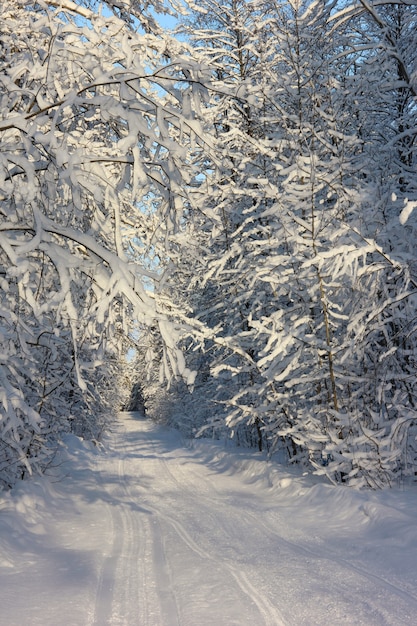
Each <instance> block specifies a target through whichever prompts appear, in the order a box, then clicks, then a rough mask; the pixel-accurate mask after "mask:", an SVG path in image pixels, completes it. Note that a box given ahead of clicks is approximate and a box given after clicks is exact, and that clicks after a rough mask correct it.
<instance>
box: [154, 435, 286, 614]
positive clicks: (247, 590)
mask: <svg viewBox="0 0 417 626" xmlns="http://www.w3.org/2000/svg"><path fill="white" fill-rule="evenodd" d="M152 445H153V448H154V449H155V448H156V445H155V443H154V442H152ZM159 461H160V465H161V466H162V468H163V469H164V471H165V475H166V476H167V477H168V478H169V479H170V480H171V482H172V483H173V484H174V485H175V487H176V489H177V490H178V491H180V492H182V493H185V490H184V485H183V483H181V482H180V481H179V480H178V479H177V478H176V477H175V475H174V474H173V472H172V471H171V469H170V467H169V465H168V463H167V461H166V459H165V458H164V457H163V456H161V457H159ZM198 497H199V498H200V494H199V496H198ZM204 498H205V499H206V500H208V501H210V502H212V499H210V498H209V497H208V496H204ZM158 515H160V516H161V517H162V519H164V520H165V521H166V522H167V523H168V524H170V526H171V527H172V528H173V529H174V531H175V532H176V534H177V535H178V536H179V537H180V538H181V539H182V541H183V542H184V543H185V544H186V545H187V546H188V547H189V548H190V549H191V550H192V551H193V552H194V553H195V554H197V555H198V556H199V557H200V558H201V559H203V560H204V561H211V562H215V563H216V564H219V562H218V560H217V557H213V555H212V554H211V553H210V552H207V551H206V550H204V549H203V548H202V547H201V546H200V545H199V544H197V543H196V541H194V539H193V538H192V537H191V536H190V534H189V533H188V532H187V530H186V529H185V527H184V526H183V525H182V524H181V523H180V522H178V520H175V519H174V518H173V517H171V516H169V515H167V514H166V513H161V511H158ZM223 529H225V526H224V525H223ZM226 532H227V531H226ZM227 534H228V536H230V533H228V532H227ZM220 565H221V566H222V567H223V568H224V569H226V570H227V571H228V572H229V574H230V575H231V576H232V577H233V579H234V580H235V581H236V583H237V585H238V586H239V588H240V589H241V590H242V591H243V593H244V594H245V595H246V596H248V597H249V599H250V600H251V601H252V602H253V603H254V604H255V605H256V606H257V608H258V611H259V613H260V614H261V616H262V618H263V620H264V623H265V626H286V622H285V621H284V618H283V616H282V614H281V612H280V611H279V609H278V608H277V607H276V606H274V605H273V604H272V603H271V602H270V601H269V600H268V598H267V597H266V596H265V595H264V594H262V593H261V592H260V591H258V589H257V588H256V587H255V586H254V585H252V584H251V583H250V581H249V580H248V577H247V576H246V574H244V572H243V571H242V570H241V568H238V567H237V566H234V565H232V564H231V563H230V562H229V561H225V560H224V559H223V560H222V561H221V562H220Z"/></svg>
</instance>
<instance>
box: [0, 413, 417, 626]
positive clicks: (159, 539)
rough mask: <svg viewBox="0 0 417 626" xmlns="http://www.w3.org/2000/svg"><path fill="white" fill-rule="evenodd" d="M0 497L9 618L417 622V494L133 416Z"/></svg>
mask: <svg viewBox="0 0 417 626" xmlns="http://www.w3.org/2000/svg"><path fill="white" fill-rule="evenodd" d="M65 444H66V446H67V448H66V449H65V448H63V450H62V451H61V452H60V453H59V454H58V455H57V457H56V459H55V461H54V466H53V467H51V468H50V470H49V472H48V476H46V477H43V478H41V479H37V480H31V481H27V482H23V483H21V484H20V485H19V486H18V487H17V488H15V489H14V491H13V492H12V493H9V494H3V495H2V497H1V498H0V606H1V613H0V624H1V625H2V626H37V625H39V626H40V625H42V626H57V625H59V626H88V625H94V626H106V625H114V626H116V625H117V626H122V625H123V626H249V625H250V626H264V625H265V626H281V625H285V626H296V625H297V626H300V625H308V626H317V625H320V626H326V625H329V626H330V625H331V626H334V625H337V626H341V625H343V624H345V625H353V624H354V625H361V624H363V625H364V626H372V625H375V626H381V625H399V624H408V625H410V624H413V623H416V621H415V616H416V615H417V498H416V495H417V490H416V488H415V487H407V488H402V489H400V488H394V489H392V490H387V491H381V492H369V491H367V492H366V491H361V492H360V491H355V490H353V489H350V488H347V487H343V486H340V487H336V486H333V485H330V484H327V483H326V482H324V479H323V480H322V479H321V478H318V477H317V478H313V477H311V476H303V475H302V474H301V473H300V472H299V471H298V470H295V469H294V470H289V469H288V468H285V467H282V466H280V465H279V464H277V463H274V462H267V461H265V459H264V458H263V456H262V454H261V453H256V452H253V451H248V450H235V449H233V448H229V447H225V445H224V444H221V443H218V442H217V443H216V442H213V441H207V440H203V441H198V442H188V441H184V440H183V439H182V438H181V436H180V434H179V433H177V432H176V431H172V430H169V429H167V428H164V427H162V426H158V425H155V424H153V423H152V422H150V421H149V420H146V419H145V418H143V416H141V415H140V414H137V413H124V414H121V415H120V419H119V421H118V422H117V423H116V425H115V427H114V430H113V432H112V433H111V434H110V435H109V436H108V437H107V438H106V440H105V442H104V444H103V445H102V446H98V445H97V446H94V445H93V444H91V443H86V442H83V441H82V440H80V439H78V438H76V437H74V436H68V437H67V439H66V441H65Z"/></svg>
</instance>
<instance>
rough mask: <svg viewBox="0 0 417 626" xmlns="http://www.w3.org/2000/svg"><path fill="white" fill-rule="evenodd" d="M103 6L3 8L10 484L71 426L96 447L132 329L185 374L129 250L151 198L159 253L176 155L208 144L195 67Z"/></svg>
mask: <svg viewBox="0 0 417 626" xmlns="http://www.w3.org/2000/svg"><path fill="white" fill-rule="evenodd" d="M108 4H109V6H111V7H112V8H113V9H114V14H113V15H112V16H110V17H104V16H103V15H102V14H99V13H94V12H93V11H92V10H91V9H90V8H88V7H87V6H83V5H82V4H76V3H73V2H71V1H70V0H68V1H66V2H63V3H61V2H59V3H56V2H53V1H52V0H51V1H47V2H30V1H24V0H22V1H21V2H20V1H19V2H12V1H9V2H4V3H2V7H1V9H0V12H1V14H0V17H1V25H2V26H1V28H2V37H1V48H0V63H1V66H2V67H1V69H2V71H1V78H0V80H1V84H2V92H1V101H0V109H1V122H0V144H1V149H0V162H1V166H0V177H1V178H0V194H1V195H0V213H1V224H0V236H1V239H0V244H1V249H0V258H1V264H2V270H1V279H2V280H1V293H0V307H1V309H0V310H1V328H2V334H1V337H0V340H1V342H2V355H3V358H2V362H1V364H0V365H1V378H2V395H1V401H2V420H1V425H0V428H1V432H0V438H1V442H2V444H1V450H0V455H1V456H0V470H1V472H2V477H3V483H4V484H5V485H7V486H9V485H11V484H13V481H14V480H15V478H16V477H19V476H21V475H23V474H25V473H27V472H29V473H30V472H32V471H33V470H34V469H36V470H39V469H41V468H42V467H44V466H45V464H46V463H47V462H48V454H49V453H48V446H49V444H50V442H51V440H52V441H56V439H57V437H59V434H60V433H61V432H62V431H64V430H65V429H68V428H69V427H71V423H73V424H75V423H76V430H77V432H79V433H81V434H89V435H90V436H96V435H97V428H98V429H99V430H100V428H101V427H102V426H101V425H100V424H101V418H97V423H96V424H94V421H95V418H94V417H93V415H94V413H95V414H96V415H97V414H100V412H102V410H104V406H105V405H106V403H108V402H110V405H111V408H112V410H113V411H114V410H115V408H116V406H117V404H118V398H117V396H116V397H114V394H113V398H112V397H111V395H112V394H111V393H110V380H111V378H112V377H113V376H114V371H115V369H114V367H113V364H114V365H116V366H117V364H118V360H120V359H122V358H123V352H124V342H123V339H122V337H123V336H124V335H125V336H126V335H127V334H128V333H129V329H130V325H131V323H132V322H131V321H132V320H139V321H140V322H141V323H145V324H149V323H152V324H156V325H157V327H159V331H160V332H161V334H162V337H163V339H164V340H165V342H166V343H165V344H164V342H163V345H164V348H163V350H164V352H165V353H169V358H168V359H166V362H167V363H169V367H170V368H171V371H172V370H173V371H174V373H175V374H178V375H182V374H184V375H186V376H187V370H186V368H185V365H184V364H183V361H182V360H181V359H178V358H177V355H178V354H179V352H177V350H176V347H175V333H176V332H177V331H176V329H175V328H174V327H173V326H170V324H169V321H168V320H169V316H170V308H169V305H167V306H165V305H164V304H163V303H161V302H158V301H157V299H156V298H155V296H154V295H153V294H152V292H151V291H150V290H149V288H148V287H147V286H148V284H149V281H154V280H157V279H158V273H157V272H156V271H149V270H148V268H146V267H145V266H144V265H142V264H140V263H139V262H138V259H137V258H134V256H132V250H133V248H134V246H135V241H136V240H137V239H139V238H140V237H141V235H142V232H141V228H142V225H141V221H142V207H143V206H144V205H145V204H146V203H148V202H149V198H151V197H152V198H153V199H154V201H153V207H154V209H155V210H156V211H157V214H158V218H157V222H158V223H159V224H164V231H165V235H164V236H165V241H167V242H168V241H169V234H170V233H171V232H175V230H176V229H177V228H178V225H179V224H180V222H181V219H182V214H183V210H184V206H186V205H187V204H188V203H189V201H188V199H187V197H186V195H185V192H184V189H186V188H187V183H188V182H189V180H190V179H191V178H192V176H193V175H194V174H193V170H192V168H191V167H190V165H189V164H188V163H187V158H186V150H185V149H184V145H185V143H186V142H187V141H188V140H189V137H190V136H192V137H193V141H194V145H195V146H199V145H200V144H201V143H204V142H205V140H204V138H202V137H201V136H200V126H199V122H198V120H197V119H196V115H195V113H194V112H195V111H198V109H199V106H200V105H199V100H200V98H201V94H202V91H203V89H202V86H201V83H200V78H201V77H200V73H201V66H196V65H195V64H193V61H192V59H191V58H190V57H189V55H188V54H187V53H186V51H184V46H182V45H181V44H179V43H178V42H176V41H175V40H173V39H170V38H168V37H161V36H159V35H158V34H155V35H153V34H151V33H150V32H146V34H140V33H138V32H136V31H135V28H134V19H135V17H134V13H132V12H129V13H126V12H125V8H127V4H126V3H119V2H117V3H116V2H112V3H108ZM149 6H150V5H149ZM147 7H148V5H147ZM145 13H146V12H145ZM151 25H152V21H151V18H150V17H149V19H147V21H146V24H145V23H142V26H143V27H144V28H145V27H146V28H145V30H146V31H149V30H150V28H151ZM198 149H199V148H198V147H196V148H195V150H198ZM149 240H150V236H149V237H148V239H147V241H149ZM112 386H113V388H114V385H112ZM57 397H59V403H57V402H56V398H57ZM97 401H98V404H97ZM57 404H59V410H58V409H57ZM93 406H94V408H93Z"/></svg>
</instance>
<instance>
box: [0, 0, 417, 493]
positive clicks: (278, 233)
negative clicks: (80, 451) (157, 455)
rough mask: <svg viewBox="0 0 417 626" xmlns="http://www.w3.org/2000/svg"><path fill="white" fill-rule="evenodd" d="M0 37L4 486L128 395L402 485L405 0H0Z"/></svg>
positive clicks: (407, 155) (409, 246) (307, 464)
mask: <svg viewBox="0 0 417 626" xmlns="http://www.w3.org/2000/svg"><path fill="white" fill-rule="evenodd" d="M167 18H170V20H169V23H170V25H171V24H174V28H167V27H166V26H164V24H165V23H167ZM0 30H1V33H0V84H1V89H0V113H1V117H0V489H10V488H11V487H13V485H15V484H16V482H17V481H19V480H21V479H25V478H27V477H29V476H31V475H33V474H39V473H43V472H45V471H46V470H47V468H48V467H49V466H50V465H51V464H53V462H54V456H55V452H56V449H57V446H58V444H59V442H60V441H61V438H62V437H63V436H64V434H66V433H68V432H71V433H74V434H75V435H77V436H80V437H83V438H84V439H89V440H93V441H99V440H100V437H101V436H102V434H103V433H104V432H105V431H106V429H107V428H109V426H110V425H111V423H112V421H113V420H115V419H116V418H117V413H118V412H119V411H120V410H121V409H123V408H125V409H126V408H127V409H132V410H133V409H137V408H140V407H142V406H144V407H145V409H146V413H147V415H148V416H149V418H151V419H153V420H156V421H160V422H162V423H164V424H168V425H170V426H173V427H175V428H178V429H179V430H180V431H181V432H182V433H183V434H184V435H185V436H186V437H212V438H215V439H219V440H225V441H229V440H231V441H232V442H233V443H234V444H236V445H238V446H245V447H252V448H254V449H255V450H259V451H261V452H263V453H266V455H267V457H269V458H276V459H278V460H279V461H280V462H283V463H285V464H295V465H298V466H300V467H302V468H304V471H307V472H312V473H316V474H319V475H323V476H326V477H327V478H328V480H330V481H331V482H332V483H335V484H338V483H343V484H346V485H350V486H352V487H356V488H362V487H363V488H371V489H379V488H383V487H387V486H392V485H398V484H401V483H402V482H403V481H408V482H410V481H415V480H416V477H417V385H416V369H417V342H416V339H417V306H416V305H417V255H416V237H417V221H416V220H417V210H415V209H417V0H398V1H391V0H222V1H219V2H216V1H215V0H196V1H195V2H193V1H192V0H191V1H190V2H188V3H184V2H183V1H182V0H171V1H170V3H168V2H163V1H161V0H103V1H102V2H98V1H96V0H39V1H34V0H3V1H2V2H1V3H0Z"/></svg>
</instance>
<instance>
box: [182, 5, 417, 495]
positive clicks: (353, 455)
mask: <svg viewBox="0 0 417 626" xmlns="http://www.w3.org/2000/svg"><path fill="white" fill-rule="evenodd" d="M338 5H339V6H338ZM407 8H408V9H410V7H407ZM199 9H200V11H203V17H202V18H201V17H199V18H198V20H197V21H195V22H193V26H192V31H193V33H194V37H195V42H196V45H197V46H198V47H199V52H200V53H204V54H205V55H206V58H208V59H210V63H211V66H212V67H213V74H214V75H215V76H216V78H217V80H218V85H219V92H220V93H221V92H223V93H224V91H225V89H224V85H231V84H233V85H235V89H234V92H235V93H236V94H238V95H239V96H240V98H235V99H234V100H233V101H231V100H230V99H227V98H222V97H221V95H219V96H218V97H217V98H216V99H214V100H213V102H212V104H211V106H210V108H209V112H210V114H211V115H212V120H213V122H212V124H213V127H214V128H215V131H216V137H217V145H218V146H221V152H222V155H223V161H222V167H221V168H220V169H219V170H218V171H217V172H216V173H215V174H214V175H212V176H208V177H207V185H208V189H209V191H207V193H206V197H205V198H204V206H207V205H209V206H210V207H212V208H213V209H214V212H215V214H216V216H217V222H216V223H215V224H214V227H212V229H211V232H212V237H211V239H210V240H209V239H207V240H206V246H205V253H204V254H202V258H204V259H205V265H206V266H207V267H206V268H202V269H201V271H200V272H198V271H197V272H196V279H195V280H194V282H193V283H192V284H193V285H194V288H195V290H197V291H198V288H199V287H200V290H199V294H200V298H201V299H200V301H198V299H197V297H196V294H195V292H194V293H193V295H192V298H193V301H194V307H195V308H196V310H197V311H198V312H199V315H200V316H201V317H202V318H204V319H205V320H206V321H207V322H208V323H210V321H211V323H212V324H213V325H217V324H218V325H219V326H220V336H222V333H223V336H224V337H230V336H232V337H233V340H234V345H235V346H236V345H238V346H239V348H240V350H241V352H240V356H239V355H238V353H237V352H236V350H235V351H234V352H227V351H221V352H220V353H219V352H217V353H216V354H214V353H210V357H209V363H210V366H211V369H212V371H214V372H215V373H217V374H218V375H220V374H221V375H223V376H224V374H225V373H226V374H227V373H228V374H229V376H230V379H229V380H227V378H223V380H222V377H221V376H219V378H218V386H217V391H216V393H217V396H216V397H217V398H218V399H222V400H227V405H228V407H229V408H228V410H227V412H226V413H225V414H224V413H222V414H220V415H219V413H216V412H215V411H213V415H214V419H213V420H212V422H211V424H212V425H213V426H214V425H216V426H218V427H219V428H221V427H223V428H224V426H226V427H227V428H228V429H229V430H230V431H231V432H234V433H237V432H238V431H239V429H242V427H243V428H246V427H251V426H252V425H256V427H257V428H258V432H259V437H258V441H259V440H260V439H261V440H262V439H264V440H266V442H267V443H269V445H270V446H272V447H273V448H275V447H278V448H284V449H286V450H287V452H288V455H289V456H290V457H291V458H292V460H301V461H303V462H307V463H309V464H311V465H312V466H313V467H314V468H315V470H316V471H319V472H322V473H326V474H327V475H328V476H329V477H330V478H331V479H332V480H341V479H343V480H345V481H349V482H352V483H355V484H358V485H362V484H368V485H371V486H376V485H381V484H383V483H384V482H386V481H390V480H392V479H393V477H395V476H398V475H402V474H403V473H404V472H405V473H407V472H408V473H410V472H411V473H412V472H413V471H414V469H413V468H414V466H415V458H414V456H415V453H414V452H413V445H412V444H413V437H414V435H413V432H414V431H413V428H414V425H415V412H414V403H415V400H414V394H413V392H412V390H411V389H410V382H411V377H412V376H413V375H415V374H413V372H414V370H413V368H414V363H415V360H414V356H413V355H414V349H413V338H414V334H413V333H414V322H413V319H414V314H413V310H414V309H415V301H414V296H413V291H414V279H413V268H412V267H411V265H410V262H411V257H410V256H409V254H410V249H409V247H408V250H407V246H409V244H407V243H406V242H405V243H404V242H403V245H402V247H400V248H399V247H398V246H397V248H396V250H395V253H393V245H392V241H391V240H392V233H393V229H392V219H393V218H396V220H397V221H396V232H397V233H399V232H400V230H399V229H400V228H401V225H400V223H399V220H398V215H399V211H400V209H399V205H400V206H401V201H399V200H395V198H396V197H397V195H398V194H399V193H400V192H401V188H403V187H404V184H405V179H406V174H405V172H406V168H407V167H408V168H409V170H410V172H412V171H413V169H412V168H413V167H414V166H413V165H412V164H411V161H410V159H414V158H415V153H414V152H413V151H412V150H411V145H412V142H411V143H407V144H406V145H408V146H409V147H408V148H407V150H408V152H407V155H405V152H404V144H403V143H401V142H402V141H403V139H404V140H405V139H407V141H408V140H409V138H410V137H412V129H413V128H414V126H413V124H412V118H413V111H414V109H413V106H414V104H413V102H414V101H413V100H412V98H411V96H412V88H411V87H410V86H408V87H407V86H406V85H404V83H403V82H402V83H400V84H399V83H398V72H399V69H398V68H399V66H398V63H397V64H395V63H394V65H393V66H391V67H390V72H391V74H390V77H388V74H387V72H388V69H389V68H388V67H387V65H389V63H390V62H391V60H392V59H393V58H395V54H394V53H393V51H392V47H391V48H389V49H388V48H387V49H386V54H385V55H384V56H382V57H381V56H380V55H379V56H378V55H376V51H378V50H379V49H380V47H381V42H380V39H379V38H378V37H377V34H380V33H379V26H378V28H372V27H371V24H370V22H369V20H370V17H369V11H368V10H366V11H365V10H362V11H357V10H355V11H350V10H349V8H347V7H346V3H335V2H264V3H259V2H257V3H253V4H252V3H236V2H230V3H223V4H222V5H215V4H214V3H210V2H208V3H204V4H199ZM236 9H239V10H238V12H237V13H234V10H236ZM362 9H365V7H363V6H362ZM411 13H412V12H411V9H410V13H408V14H407V15H408V19H409V22H408V23H411V22H410V19H411ZM371 17H372V20H374V17H373V16H371ZM403 18H404V19H405V17H404V15H403ZM363 20H365V21H366V22H367V27H366V28H365V27H364V26H363ZM335 23H336V24H337V26H335ZM219 24H221V27H219ZM196 26H198V28H196ZM374 26H375V25H374ZM407 32H408V35H407V36H409V35H410V32H411V31H410V30H408V31H407ZM398 45H400V44H398ZM407 49H409V46H408V48H407ZM397 57H398V55H397ZM411 61H412V58H410V59H409V63H411ZM412 67H413V66H412V63H411V66H409V68H408V73H409V75H410V76H412V71H411V69H412ZM378 72H380V75H384V76H385V75H386V76H387V87H386V90H385V92H384V93H383V97H382V98H381V88H379V93H376V92H375V91H374V92H372V85H376V84H377V77H378ZM406 88H407V89H408V92H407V94H408V95H407V94H405V93H404V90H405V89H406ZM401 90H402V91H401ZM389 92H390V93H389ZM370 95H372V98H371V100H369V101H368V103H367V106H368V108H370V109H373V110H374V111H375V115H374V117H373V118H372V123H368V122H367V120H366V119H365V118H364V115H363V106H364V102H365V100H366V99H367V98H369V97H370ZM378 96H379V99H378ZM393 96H395V98H396V99H395V98H394V97H393ZM400 97H401V98H405V100H404V101H406V102H407V107H406V108H407V129H408V130H407V132H405V131H404V130H401V129H404V128H405V116H406V113H405V106H404V105H401V107H402V108H401V111H402V114H401V115H402V117H401V119H399V117H398V111H399V106H398V102H399V101H400V100H398V98H400ZM389 103H391V104H390V106H388V105H389ZM389 120H391V124H392V128H396V129H397V130H396V131H395V133H396V134H395V136H396V137H397V139H398V141H399V143H398V142H396V141H394V142H393V141H392V135H389V134H388V136H387V130H388V128H389ZM385 125H386V128H385ZM394 144H395V146H394ZM390 146H391V150H390ZM398 146H400V148H399V147H398ZM388 155H391V158H392V160H393V161H395V162H396V165H395V166H394V167H392V166H391V165H389V166H387V163H386V161H387V158H388ZM405 157H406V158H405ZM384 161H385V164H384ZM405 161H407V163H405ZM399 163H400V164H401V167H402V170H401V172H402V173H401V174H399V172H400V170H399V169H398V164H399ZM407 164H408V165H407ZM388 167H391V172H392V175H391V180H395V182H396V186H395V188H394V189H393V188H392V187H391V188H390V191H391V193H392V192H394V191H395V194H394V195H391V194H390V195H389V198H390V200H389V205H390V212H391V213H390V214H391V218H390V219H391V222H389V221H388V220H387V212H386V209H387V194H386V182H387V181H386V176H384V175H382V172H383V171H384V168H385V172H386V171H388ZM408 181H409V182H408V183H407V184H408V185H410V184H412V177H410V176H409V175H408ZM210 185H211V187H210ZM409 188H410V187H409ZM402 193H403V192H402ZM403 195H404V194H403ZM391 198H394V202H392V200H391ZM408 206H409V205H408ZM395 210H396V211H397V212H396V214H395V213H393V211H395ZM408 228H409V230H410V231H412V232H415V231H413V226H412V224H411V222H409V223H408ZM206 229H207V223H206ZM390 231H391V234H390ZM396 236H397V235H396ZM406 239H407V237H406V236H405V233H404V234H403V240H406ZM193 241H194V242H196V241H198V237H195V238H194V240H193ZM207 242H209V245H208V243H207ZM201 249H202V250H204V245H203V242H201ZM407 255H408V256H407ZM202 287H203V288H202ZM394 320H396V321H395V322H394ZM244 355H245V356H244ZM242 357H243V358H242ZM245 357H246V358H245ZM209 387H210V389H211V390H212V389H213V387H212V382H210V384H209ZM201 391H203V389H202V390H201ZM240 432H241V430H240Z"/></svg>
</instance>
